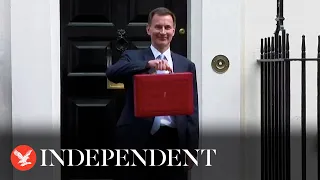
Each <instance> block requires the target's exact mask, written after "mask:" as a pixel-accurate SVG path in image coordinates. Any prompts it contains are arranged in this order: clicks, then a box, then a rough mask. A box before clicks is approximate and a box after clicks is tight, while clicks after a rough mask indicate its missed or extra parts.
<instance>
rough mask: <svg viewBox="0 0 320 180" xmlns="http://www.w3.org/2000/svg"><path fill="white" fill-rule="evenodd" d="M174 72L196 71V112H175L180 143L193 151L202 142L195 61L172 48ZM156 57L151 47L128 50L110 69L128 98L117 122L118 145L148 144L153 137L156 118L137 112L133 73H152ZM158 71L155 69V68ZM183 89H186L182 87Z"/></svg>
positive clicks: (110, 77) (115, 80) (141, 145)
mask: <svg viewBox="0 0 320 180" xmlns="http://www.w3.org/2000/svg"><path fill="white" fill-rule="evenodd" d="M171 56H172V61H173V68H174V69H173V71H174V72H192V73H193V81H194V85H193V89H194V92H193V95H194V113H193V114H192V115H191V116H190V115H182V116H174V118H175V122H176V123H177V130H178V134H179V141H180V146H181V148H183V149H189V150H190V151H192V150H194V149H197V148H198V143H199V113H198V91H197V78H196V68H195V64H194V63H193V62H191V61H190V60H188V59H187V58H185V57H183V56H181V55H179V54H176V53H173V52H171ZM153 59H155V57H154V56H153V54H152V51H151V49H150V48H147V49H144V50H127V51H125V52H124V53H123V54H122V55H121V57H120V59H119V61H117V62H116V63H115V64H113V65H112V66H110V67H108V68H107V70H106V76H107V78H109V80H110V81H112V82H114V83H119V82H121V83H123V84H124V86H125V91H126V102H125V106H124V109H123V111H122V114H121V116H120V119H119V121H118V123H117V138H116V141H117V142H116V144H118V146H117V147H118V148H137V149H139V148H144V145H145V142H146V141H147V140H148V139H147V138H148V137H150V130H151V127H152V124H153V118H152V119H143V118H136V117H135V116H134V103H133V100H134V97H133V75H135V74H141V73H151V72H152V69H150V68H146V66H147V63H148V61H149V60H153ZM153 71H154V69H153ZM181 91H183V89H181Z"/></svg>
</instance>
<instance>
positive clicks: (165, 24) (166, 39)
mask: <svg viewBox="0 0 320 180" xmlns="http://www.w3.org/2000/svg"><path fill="white" fill-rule="evenodd" d="M147 33H148V35H150V37H151V41H152V43H153V44H154V45H155V46H157V47H159V48H166V47H169V46H170V42H171V40H172V37H173V36H174V33H175V27H174V24H173V19H172V17H171V16H170V15H164V16H159V15H157V14H155V15H154V16H153V18H152V22H151V24H150V25H148V26H147Z"/></svg>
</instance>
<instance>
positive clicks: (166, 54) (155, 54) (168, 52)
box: [150, 44, 171, 59]
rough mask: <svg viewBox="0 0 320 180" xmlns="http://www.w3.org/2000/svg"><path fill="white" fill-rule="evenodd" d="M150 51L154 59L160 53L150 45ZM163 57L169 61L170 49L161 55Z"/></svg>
mask: <svg viewBox="0 0 320 180" xmlns="http://www.w3.org/2000/svg"><path fill="white" fill-rule="evenodd" d="M150 48H151V51H152V53H153V55H154V57H155V58H157V57H158V56H159V55H160V54H161V53H160V52H159V51H158V50H157V49H156V48H155V47H154V46H153V45H152V44H151V46H150ZM163 55H164V56H165V57H166V58H167V59H171V51H170V47H169V48H168V49H167V50H166V51H165V52H164V53H163Z"/></svg>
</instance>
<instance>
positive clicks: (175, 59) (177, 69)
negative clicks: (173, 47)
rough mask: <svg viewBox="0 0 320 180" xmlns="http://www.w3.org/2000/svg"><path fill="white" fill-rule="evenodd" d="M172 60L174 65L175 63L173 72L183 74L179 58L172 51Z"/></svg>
mask: <svg viewBox="0 0 320 180" xmlns="http://www.w3.org/2000/svg"><path fill="white" fill-rule="evenodd" d="M171 58H172V63H173V72H182V71H183V69H182V66H181V64H180V61H179V57H178V56H177V55H176V54H175V53H174V52H172V51H171Z"/></svg>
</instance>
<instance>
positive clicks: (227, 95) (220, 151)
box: [189, 0, 244, 180]
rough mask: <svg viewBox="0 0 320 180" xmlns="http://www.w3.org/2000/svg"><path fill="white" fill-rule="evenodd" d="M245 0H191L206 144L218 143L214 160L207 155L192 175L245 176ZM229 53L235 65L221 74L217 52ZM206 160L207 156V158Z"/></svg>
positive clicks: (193, 48) (193, 50) (193, 55)
mask: <svg viewBox="0 0 320 180" xmlns="http://www.w3.org/2000/svg"><path fill="white" fill-rule="evenodd" d="M242 6H243V2H242V0H226V1H218V0H202V1H200V0H197V1H192V0H191V17H190V18H191V23H190V24H191V26H190V25H189V26H190V27H189V28H190V31H191V32H190V33H191V39H190V40H191V42H190V46H191V56H190V57H191V60H192V61H194V62H195V64H196V67H197V73H198V86H199V105H200V121H201V127H200V129H201V148H211V149H212V148H215V149H216V150H217V155H216V156H213V157H211V160H212V161H211V162H212V166H211V167H204V165H205V163H206V162H205V161H202V162H201V163H200V165H199V167H198V168H195V169H194V170H193V172H192V179H202V180H206V179H225V180H227V179H230V180H231V179H232V180H240V179H243V178H242V177H241V176H242V175H243V174H241V172H244V171H243V170H242V169H241V168H243V165H242V163H243V162H242V159H241V158H242V157H244V156H243V155H242V149H241V146H240V131H241V130H240V129H241V81H242V78H241V66H242V50H243V49H242V47H243V46H242V45H243V31H242V30H243V29H242V28H243V19H242V15H243V12H242ZM220 54H222V55H225V56H227V57H228V58H229V61H230V68H229V70H228V71H227V72H226V73H224V74H217V73H215V72H214V71H213V70H212V68H211V61H212V59H213V58H214V57H215V56H216V55H220ZM202 160H205V159H202Z"/></svg>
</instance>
